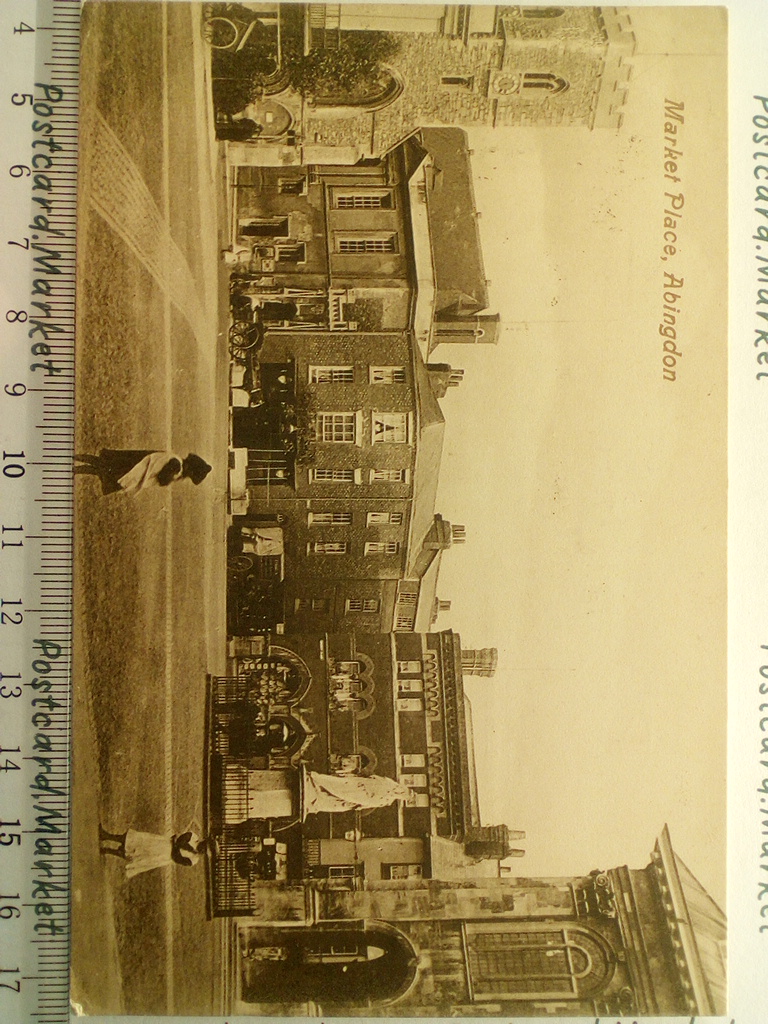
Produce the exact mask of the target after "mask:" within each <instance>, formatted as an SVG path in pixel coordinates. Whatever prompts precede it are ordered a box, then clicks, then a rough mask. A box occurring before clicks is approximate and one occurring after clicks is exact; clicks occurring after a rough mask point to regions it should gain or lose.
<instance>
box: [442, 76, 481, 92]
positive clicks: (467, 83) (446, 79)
mask: <svg viewBox="0 0 768 1024" xmlns="http://www.w3.org/2000/svg"><path fill="white" fill-rule="evenodd" d="M474 80H475V79H474V75H443V77H442V78H441V79H440V82H441V84H442V85H447V86H450V87H451V88H453V89H471V88H472V85H473V83H474Z"/></svg>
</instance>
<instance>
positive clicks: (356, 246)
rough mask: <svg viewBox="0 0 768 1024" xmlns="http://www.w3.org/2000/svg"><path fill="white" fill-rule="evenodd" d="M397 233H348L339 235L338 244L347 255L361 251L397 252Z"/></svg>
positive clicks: (340, 249)
mask: <svg viewBox="0 0 768 1024" xmlns="http://www.w3.org/2000/svg"><path fill="white" fill-rule="evenodd" d="M396 238H397V236H396V235H379V236H377V237H368V238H366V237H363V236H358V235H347V236H346V237H337V239H336V244H337V247H338V252H340V253H345V254H347V255H354V254H360V253H377V252H396V251H397V242H396Z"/></svg>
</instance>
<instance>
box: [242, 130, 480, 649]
mask: <svg viewBox="0 0 768 1024" xmlns="http://www.w3.org/2000/svg"><path fill="white" fill-rule="evenodd" d="M233 186H234V187H233V216H232V222H233V225H234V227H233V240H232V255H233V271H232V275H233V276H232V280H233V288H234V291H235V296H234V298H233V303H235V302H236V303H237V310H238V311H240V312H238V313H237V315H238V316H242V315H243V314H242V312H241V311H242V309H243V306H244V305H245V308H246V309H247V316H248V317H255V318H256V319H257V320H258V322H259V323H260V324H261V325H262V326H263V328H264V330H265V337H264V341H263V345H262V347H261V348H260V351H259V353H258V359H257V360H253V359H252V360H251V364H250V367H249V366H248V365H247V358H246V357H247V353H246V355H245V356H240V355H235V356H234V357H233V376H232V385H233V386H232V389H231V404H232V410H231V423H232V429H231V472H230V511H231V512H232V513H233V515H234V516H235V519H234V522H233V526H232V529H231V531H230V552H229V554H230V563H229V564H230V588H229V589H230V601H229V632H230V634H232V635H248V634H250V633H253V632H256V631H259V630H263V629H268V628H272V629H278V628H279V629H280V630H285V631H288V632H296V631H304V630H316V629H327V630H329V631H331V632H333V631H335V630H338V629H347V628H356V629H360V630H364V631H367V632H376V631H381V630H384V631H386V630H391V629H397V630H402V629H413V628H417V629H429V628H430V626H431V624H432V622H433V621H434V617H435V614H436V611H437V610H439V607H440V606H439V604H438V603H437V596H436V584H437V574H438V570H439V565H440V560H441V555H442V552H443V551H444V550H445V549H446V548H448V547H449V546H450V545H451V543H455V542H457V541H459V542H460V541H462V540H463V539H464V537H463V532H462V531H461V530H460V529H459V528H451V526H450V524H447V523H445V522H444V521H443V520H442V518H441V517H440V516H439V515H438V514H437V513H436V509H435V500H436V493H437V486H438V477H439V471H440V461H441V456H442V445H443V435H444V427H445V422H444V417H443V412H442V409H441V404H440V403H441V400H442V399H443V398H444V397H445V396H446V394H448V393H449V392H450V389H451V388H453V387H456V386H457V385H458V384H459V383H460V382H461V379H462V373H463V371H461V370H456V369H453V367H452V366H451V365H450V364H448V363H443V362H436V361H435V362H433V361H432V353H433V352H434V350H435V348H436V347H437V345H439V344H441V343H446V342H448V343H472V344H474V343H479V342H482V343H494V342H495V341H496V340H497V333H498V326H499V319H498V316H497V315H495V314H489V313H488V312H487V307H488V305H489V302H490V299H489V294H488V283H487V281H486V279H485V271H484V266H483V256H482V249H481V245H480V236H479V232H478V223H477V213H476V210H475V203H474V194H473V189H472V174H471V166H470V153H469V150H468V148H467V140H466V135H465V133H464V132H463V131H462V130H461V129H455V128H446V129H434V130H425V131H423V132H421V133H418V134H417V135H415V136H414V137H413V138H411V139H409V140H407V141H406V142H404V143H403V144H402V145H401V146H398V147H397V148H396V150H395V151H393V152H392V153H391V154H389V155H388V156H387V157H386V158H384V159H382V160H375V161H369V162H368V163H366V164H365V165H364V166H361V167H345V166H330V165H328V166H325V167H322V168H312V167H300V168H287V169H285V168H282V169H276V168H261V167H245V168H242V167H241V168H239V169H237V170H236V174H235V178H234V181H233ZM246 373H250V377H248V388H247V389H246V387H244V382H245V380H246Z"/></svg>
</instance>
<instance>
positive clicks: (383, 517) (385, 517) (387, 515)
mask: <svg viewBox="0 0 768 1024" xmlns="http://www.w3.org/2000/svg"><path fill="white" fill-rule="evenodd" d="M367 525H368V526H402V525H403V513H402V512H369V513H368V518H367Z"/></svg>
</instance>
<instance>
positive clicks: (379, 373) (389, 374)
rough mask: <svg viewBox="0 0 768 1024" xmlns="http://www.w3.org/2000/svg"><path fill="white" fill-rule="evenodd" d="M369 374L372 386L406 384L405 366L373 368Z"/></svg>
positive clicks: (369, 370) (370, 368)
mask: <svg viewBox="0 0 768 1024" xmlns="http://www.w3.org/2000/svg"><path fill="white" fill-rule="evenodd" d="M368 373H369V379H370V382H371V384H405V367H404V366H371V367H369V369H368Z"/></svg>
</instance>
